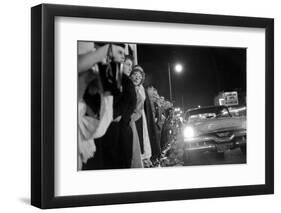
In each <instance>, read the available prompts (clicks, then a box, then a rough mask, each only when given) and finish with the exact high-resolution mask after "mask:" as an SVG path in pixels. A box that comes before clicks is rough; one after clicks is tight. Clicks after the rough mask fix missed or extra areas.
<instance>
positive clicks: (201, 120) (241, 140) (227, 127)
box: [180, 106, 247, 159]
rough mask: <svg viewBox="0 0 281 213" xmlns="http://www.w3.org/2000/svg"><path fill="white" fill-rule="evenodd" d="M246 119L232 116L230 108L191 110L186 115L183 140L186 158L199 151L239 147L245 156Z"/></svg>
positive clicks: (199, 108) (218, 151) (223, 150)
mask: <svg viewBox="0 0 281 213" xmlns="http://www.w3.org/2000/svg"><path fill="white" fill-rule="evenodd" d="M246 131H247V128H246V116H241V117H237V116H232V115H231V113H230V112H229V110H228V107H227V106H209V107H198V108H194V109H189V110H187V111H186V113H185V115H184V123H183V126H182V130H181V134H182V135H181V137H180V138H181V140H182V142H183V144H184V151H185V155H186V158H187V159H188V158H192V156H194V155H195V154H196V155H198V152H207V151H208V152H216V153H217V155H218V156H222V157H223V156H224V153H225V152H226V151H228V150H231V149H235V148H240V150H241V152H242V153H243V154H246V138H247V134H246Z"/></svg>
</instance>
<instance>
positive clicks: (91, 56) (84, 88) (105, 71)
mask: <svg viewBox="0 0 281 213" xmlns="http://www.w3.org/2000/svg"><path fill="white" fill-rule="evenodd" d="M125 47H126V45H125V44H123V43H97V42H82V41H81V42H78V149H77V150H78V153H77V154H78V170H95V169H121V168H144V167H145V168H148V167H154V166H155V165H156V162H157V161H159V158H160V156H161V151H162V149H163V147H164V145H165V144H166V143H167V138H166V136H165V132H163V130H165V128H162V127H163V126H165V125H164V124H165V121H166V120H167V121H168V117H169V116H168V114H169V110H166V109H169V108H171V107H172V104H171V103H169V102H167V101H166V102H165V100H164V98H163V97H160V96H159V95H158V93H157V90H156V89H155V88H154V87H152V86H148V87H146V86H144V82H145V71H144V69H143V68H142V66H141V65H139V64H135V61H136V60H134V58H133V55H132V54H131V55H130V54H126V48H125ZM163 103H164V104H163ZM163 105H165V107H164V108H163V107H161V106H163ZM163 109H164V110H163ZM165 113H168V114H166V115H165ZM166 118H167V119H166Z"/></svg>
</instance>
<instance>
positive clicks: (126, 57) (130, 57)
mask: <svg viewBox="0 0 281 213" xmlns="http://www.w3.org/2000/svg"><path fill="white" fill-rule="evenodd" d="M127 59H129V60H131V61H132V62H134V56H132V55H125V61H126V60H127Z"/></svg>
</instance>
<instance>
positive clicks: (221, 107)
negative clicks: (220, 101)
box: [186, 105, 227, 112]
mask: <svg viewBox="0 0 281 213" xmlns="http://www.w3.org/2000/svg"><path fill="white" fill-rule="evenodd" d="M223 108H227V106H222V105H219V106H203V107H196V108H191V109H188V110H186V112H191V111H197V110H202V111H203V110H206V109H223Z"/></svg>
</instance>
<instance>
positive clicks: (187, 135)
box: [183, 126, 195, 138]
mask: <svg viewBox="0 0 281 213" xmlns="http://www.w3.org/2000/svg"><path fill="white" fill-rule="evenodd" d="M183 136H184V137H185V138H192V137H194V136H195V131H194V129H193V128H192V127H191V126H187V127H185V128H184V130H183Z"/></svg>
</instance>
